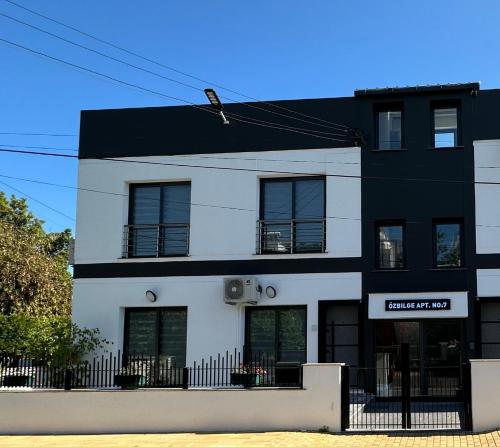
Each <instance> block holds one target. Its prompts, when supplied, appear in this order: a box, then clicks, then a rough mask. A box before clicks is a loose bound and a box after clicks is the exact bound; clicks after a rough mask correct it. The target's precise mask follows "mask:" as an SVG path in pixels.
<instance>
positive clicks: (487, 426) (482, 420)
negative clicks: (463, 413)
mask: <svg viewBox="0 0 500 447" xmlns="http://www.w3.org/2000/svg"><path fill="white" fill-rule="evenodd" d="M470 363H471V384H472V389H471V392H472V426H473V430H474V431H475V432H480V431H487V430H493V429H496V428H499V427H500V412H499V411H498V409H499V408H500V380H499V377H500V360H489V359H488V360H486V359H483V360H471V361H470Z"/></svg>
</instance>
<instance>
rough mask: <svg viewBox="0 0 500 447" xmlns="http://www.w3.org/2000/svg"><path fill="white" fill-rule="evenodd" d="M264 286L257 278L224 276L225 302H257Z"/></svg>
mask: <svg viewBox="0 0 500 447" xmlns="http://www.w3.org/2000/svg"><path fill="white" fill-rule="evenodd" d="M261 291H262V288H261V287H260V286H259V283H258V282H257V278H224V302H225V303H227V304H245V303H247V304H257V302H258V301H259V299H260V293H261Z"/></svg>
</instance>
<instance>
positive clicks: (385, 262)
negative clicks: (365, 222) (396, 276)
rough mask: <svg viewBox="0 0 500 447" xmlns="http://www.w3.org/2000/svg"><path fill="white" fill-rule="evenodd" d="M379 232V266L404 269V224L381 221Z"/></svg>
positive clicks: (377, 227)
mask: <svg viewBox="0 0 500 447" xmlns="http://www.w3.org/2000/svg"><path fill="white" fill-rule="evenodd" d="M376 232H377V268H379V269H384V270H386V269H387V270H389V269H402V268H404V267H405V259H404V226H403V224H402V223H391V222H388V223H379V224H377V226H376Z"/></svg>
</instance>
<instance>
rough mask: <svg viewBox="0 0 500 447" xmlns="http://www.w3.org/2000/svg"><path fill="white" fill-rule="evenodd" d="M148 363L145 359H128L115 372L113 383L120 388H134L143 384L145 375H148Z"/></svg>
mask: <svg viewBox="0 0 500 447" xmlns="http://www.w3.org/2000/svg"><path fill="white" fill-rule="evenodd" d="M149 368H150V365H149V362H148V361H147V360H139V359H134V360H129V361H128V362H127V364H126V365H125V366H123V367H122V368H121V369H120V372H119V373H118V374H115V377H114V380H115V385H116V386H119V387H121V389H122V390H136V389H137V388H139V386H140V385H144V383H145V376H144V374H146V377H147V376H148V371H149Z"/></svg>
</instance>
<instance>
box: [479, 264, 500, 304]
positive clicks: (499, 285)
mask: <svg viewBox="0 0 500 447" xmlns="http://www.w3.org/2000/svg"><path fill="white" fill-rule="evenodd" d="M476 275H477V296H478V297H499V296H500V269H477V272H476Z"/></svg>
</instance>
